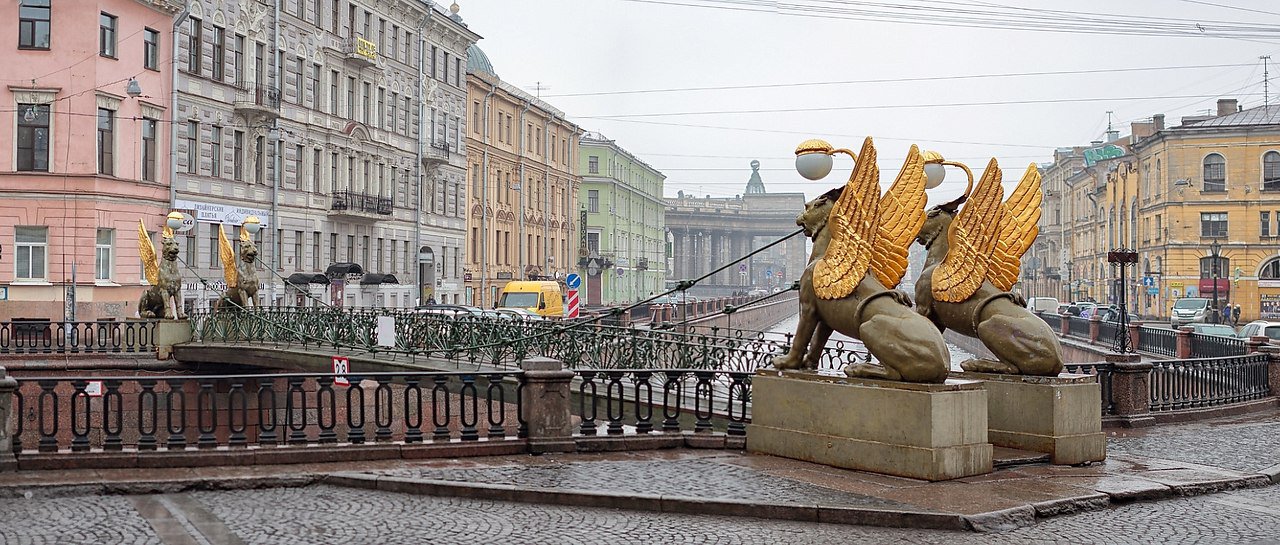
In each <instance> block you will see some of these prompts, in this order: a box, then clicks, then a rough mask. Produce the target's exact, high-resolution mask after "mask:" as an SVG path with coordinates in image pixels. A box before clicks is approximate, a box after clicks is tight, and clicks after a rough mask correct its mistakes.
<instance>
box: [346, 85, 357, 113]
mask: <svg viewBox="0 0 1280 545" xmlns="http://www.w3.org/2000/svg"><path fill="white" fill-rule="evenodd" d="M355 118H356V78H353V77H347V119H355Z"/></svg>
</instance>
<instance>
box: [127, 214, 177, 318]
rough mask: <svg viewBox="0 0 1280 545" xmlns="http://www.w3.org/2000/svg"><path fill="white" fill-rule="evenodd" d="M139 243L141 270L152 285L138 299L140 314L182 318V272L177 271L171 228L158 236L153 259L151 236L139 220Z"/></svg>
mask: <svg viewBox="0 0 1280 545" xmlns="http://www.w3.org/2000/svg"><path fill="white" fill-rule="evenodd" d="M138 244H139V249H140V254H141V256H142V263H143V271H144V273H145V275H146V278H147V281H148V282H150V283H151V287H150V288H147V291H145V292H143V293H142V297H141V298H140V299H138V316H139V317H140V318H165V319H168V320H172V319H175V318H176V319H179V320H182V319H185V318H186V317H187V316H186V314H185V313H184V312H183V310H182V273H181V272H179V271H178V251H179V250H178V241H177V240H174V238H173V230H172V229H170V228H169V227H167V226H166V227H165V228H164V231H163V236H162V237H161V239H160V249H161V253H160V255H161V256H162V257H163V259H159V260H157V259H156V254H155V248H154V247H152V246H151V237H150V236H148V235H147V229H146V227H145V226H144V225H143V224H142V222H141V221H139V222H138Z"/></svg>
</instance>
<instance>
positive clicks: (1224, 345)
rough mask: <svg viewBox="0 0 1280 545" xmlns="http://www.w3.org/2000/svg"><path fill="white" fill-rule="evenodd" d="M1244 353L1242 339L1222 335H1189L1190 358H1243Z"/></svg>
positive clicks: (1244, 348)
mask: <svg viewBox="0 0 1280 545" xmlns="http://www.w3.org/2000/svg"><path fill="white" fill-rule="evenodd" d="M1245 351H1246V347H1245V344H1244V339H1237V338H1235V337H1226V336H1222V335H1203V334H1200V333H1192V334H1191V357H1193V358H1224V357H1228V356H1243V355H1244V354H1245Z"/></svg>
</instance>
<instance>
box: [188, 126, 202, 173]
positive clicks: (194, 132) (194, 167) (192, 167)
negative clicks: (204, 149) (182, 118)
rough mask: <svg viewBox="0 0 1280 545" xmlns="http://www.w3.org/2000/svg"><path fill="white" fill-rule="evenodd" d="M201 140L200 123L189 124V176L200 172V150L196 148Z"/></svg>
mask: <svg viewBox="0 0 1280 545" xmlns="http://www.w3.org/2000/svg"><path fill="white" fill-rule="evenodd" d="M199 139H200V122H199V121H188V122H187V174H198V173H199V172H200V149H199V148H197V147H196V145H197V142H198V141H199Z"/></svg>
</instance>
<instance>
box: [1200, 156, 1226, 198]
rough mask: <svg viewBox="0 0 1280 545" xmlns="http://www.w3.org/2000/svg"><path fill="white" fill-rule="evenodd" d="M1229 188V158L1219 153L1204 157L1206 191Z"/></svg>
mask: <svg viewBox="0 0 1280 545" xmlns="http://www.w3.org/2000/svg"><path fill="white" fill-rule="evenodd" d="M1226 190H1227V160H1226V159H1224V158H1223V157H1222V155H1219V154H1217V153H1210V154H1209V156H1208V157H1205V158H1204V191H1226Z"/></svg>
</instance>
